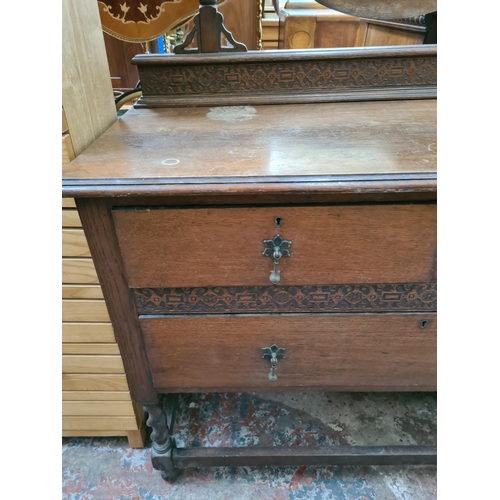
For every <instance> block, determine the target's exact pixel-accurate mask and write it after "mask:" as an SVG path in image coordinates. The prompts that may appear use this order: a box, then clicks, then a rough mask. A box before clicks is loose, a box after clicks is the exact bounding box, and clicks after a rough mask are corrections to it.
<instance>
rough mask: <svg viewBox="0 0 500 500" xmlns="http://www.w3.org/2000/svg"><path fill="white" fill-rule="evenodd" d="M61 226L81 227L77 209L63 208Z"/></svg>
mask: <svg viewBox="0 0 500 500" xmlns="http://www.w3.org/2000/svg"><path fill="white" fill-rule="evenodd" d="M62 226H63V227H82V223H81V221H80V217H79V215H78V212H77V210H72V209H67V208H64V209H63V211H62Z"/></svg>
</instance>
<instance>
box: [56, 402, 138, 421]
mask: <svg viewBox="0 0 500 500" xmlns="http://www.w3.org/2000/svg"><path fill="white" fill-rule="evenodd" d="M62 414H63V416H87V415H95V416H101V417H113V416H120V417H133V416H135V413H134V407H133V405H132V401H63V403H62Z"/></svg>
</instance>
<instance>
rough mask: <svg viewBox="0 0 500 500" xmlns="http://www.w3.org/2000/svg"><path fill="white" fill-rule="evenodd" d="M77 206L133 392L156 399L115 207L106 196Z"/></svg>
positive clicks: (147, 399) (146, 400) (148, 400)
mask: <svg viewBox="0 0 500 500" xmlns="http://www.w3.org/2000/svg"><path fill="white" fill-rule="evenodd" d="M77 207H78V212H79V213H80V216H81V219H82V224H83V227H84V228H85V234H86V235H87V239H88V242H89V248H90V251H91V253H92V256H93V259H94V262H95V263H96V267H97V268H98V269H99V276H100V281H101V286H102V290H103V292H104V296H105V297H106V304H107V306H108V310H109V316H110V318H111V321H112V323H113V327H114V331H115V334H116V337H117V338H118V339H120V352H121V355H122V357H123V364H124V366H126V368H127V380H128V382H129V384H130V394H131V396H132V399H134V400H135V401H138V402H141V403H143V404H146V403H155V402H156V401H157V399H158V395H157V393H156V391H155V389H154V385H153V380H152V378H151V372H150V370H149V367H148V360H147V357H146V352H145V350H144V345H143V340H142V334H141V330H140V324H139V319H138V317H137V313H136V311H135V307H134V302H133V299H132V294H131V293H130V289H129V287H128V283H127V279H126V274H125V269H124V267H123V262H122V259H121V252H120V247H119V244H118V240H117V238H116V235H115V228H114V224H113V219H112V213H111V207H110V206H109V205H108V202H107V201H106V200H99V199H93V200H85V199H77Z"/></svg>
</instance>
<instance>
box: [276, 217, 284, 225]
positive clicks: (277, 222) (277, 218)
mask: <svg viewBox="0 0 500 500" xmlns="http://www.w3.org/2000/svg"><path fill="white" fill-rule="evenodd" d="M282 220H283V219H282V218H281V217H275V218H274V225H275V227H281V221H282Z"/></svg>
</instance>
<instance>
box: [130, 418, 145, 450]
mask: <svg viewBox="0 0 500 500" xmlns="http://www.w3.org/2000/svg"><path fill="white" fill-rule="evenodd" d="M127 439H128V445H129V446H130V447H131V448H144V445H145V443H146V426H145V425H144V424H142V425H141V426H140V429H138V430H136V431H127Z"/></svg>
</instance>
